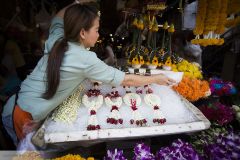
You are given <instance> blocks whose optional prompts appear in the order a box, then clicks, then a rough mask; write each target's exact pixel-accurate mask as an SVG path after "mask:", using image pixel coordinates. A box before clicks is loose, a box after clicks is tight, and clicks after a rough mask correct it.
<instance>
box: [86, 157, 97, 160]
mask: <svg viewBox="0 0 240 160" xmlns="http://www.w3.org/2000/svg"><path fill="white" fill-rule="evenodd" d="M87 160H95V159H94V157H88V158H87Z"/></svg>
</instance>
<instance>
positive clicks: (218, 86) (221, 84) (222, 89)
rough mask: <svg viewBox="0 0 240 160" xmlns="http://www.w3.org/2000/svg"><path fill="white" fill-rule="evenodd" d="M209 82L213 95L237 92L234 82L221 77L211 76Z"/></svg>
mask: <svg viewBox="0 0 240 160" xmlns="http://www.w3.org/2000/svg"><path fill="white" fill-rule="evenodd" d="M209 84H210V88H211V93H212V94H213V95H217V96H223V95H233V94H236V93H237V89H236V87H235V86H234V85H233V83H232V82H229V81H223V80H222V79H220V78H211V79H210V82H209Z"/></svg>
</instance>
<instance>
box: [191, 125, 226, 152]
mask: <svg viewBox="0 0 240 160" xmlns="http://www.w3.org/2000/svg"><path fill="white" fill-rule="evenodd" d="M227 133H228V128H226V127H222V126H219V125H217V124H216V123H213V124H212V125H211V128H209V129H208V130H204V131H201V132H200V133H198V134H194V135H192V136H191V137H190V142H191V144H192V145H193V147H194V148H195V149H196V151H197V152H198V153H199V154H201V155H202V156H203V155H204V149H205V146H206V145H208V144H213V143H215V142H216V138H217V137H218V136H219V135H220V134H223V135H226V134H227Z"/></svg>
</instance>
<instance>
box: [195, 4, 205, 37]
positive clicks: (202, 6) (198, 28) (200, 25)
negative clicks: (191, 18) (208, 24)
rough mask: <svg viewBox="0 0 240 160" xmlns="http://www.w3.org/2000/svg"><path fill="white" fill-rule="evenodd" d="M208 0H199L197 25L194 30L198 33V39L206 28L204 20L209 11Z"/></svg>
mask: <svg viewBox="0 0 240 160" xmlns="http://www.w3.org/2000/svg"><path fill="white" fill-rule="evenodd" d="M206 2H207V0H200V1H198V8H197V17H196V26H195V28H194V30H193V33H194V35H196V36H197V38H198V39H199V36H200V35H202V34H203V30H204V20H205V17H206V12H207V3H206Z"/></svg>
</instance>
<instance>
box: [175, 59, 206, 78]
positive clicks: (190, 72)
mask: <svg viewBox="0 0 240 160" xmlns="http://www.w3.org/2000/svg"><path fill="white" fill-rule="evenodd" d="M172 71H175V72H184V75H185V76H188V77H191V78H198V79H202V78H203V76H202V72H201V69H200V67H199V66H198V65H196V64H194V63H189V62H188V61H187V60H182V61H181V62H179V63H177V64H176V65H172Z"/></svg>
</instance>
